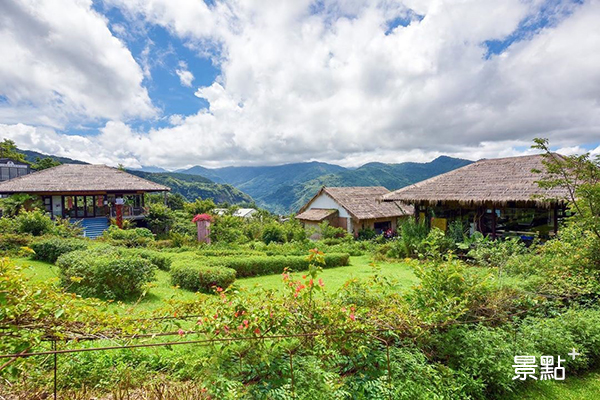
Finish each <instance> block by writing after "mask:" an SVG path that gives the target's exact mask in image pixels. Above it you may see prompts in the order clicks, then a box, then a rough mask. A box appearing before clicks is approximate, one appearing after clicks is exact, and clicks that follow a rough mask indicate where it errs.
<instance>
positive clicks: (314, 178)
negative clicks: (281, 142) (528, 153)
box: [180, 156, 471, 214]
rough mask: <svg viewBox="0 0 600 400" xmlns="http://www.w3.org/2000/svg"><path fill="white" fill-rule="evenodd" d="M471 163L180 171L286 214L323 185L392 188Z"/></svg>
mask: <svg viewBox="0 0 600 400" xmlns="http://www.w3.org/2000/svg"><path fill="white" fill-rule="evenodd" d="M470 163H471V161H468V160H462V159H458V158H452V157H446V156H442V157H438V158H436V159H435V160H433V161H431V162H428V163H414V162H406V163H400V164H384V163H369V164H365V165H363V166H361V167H360V168H356V169H349V168H344V167H340V166H338V165H332V164H326V163H319V162H310V163H299V164H286V165H278V166H272V167H225V168H215V169H210V168H204V167H201V166H196V167H192V168H189V169H187V170H182V171H180V172H181V173H184V174H199V175H202V176H205V177H209V178H210V179H212V180H213V181H215V182H224V183H229V184H231V185H234V186H235V187H237V188H238V189H240V190H243V191H244V192H246V193H248V194H249V195H251V196H252V197H253V198H254V200H256V202H257V203H258V204H259V205H260V206H262V207H265V208H267V209H269V210H270V211H272V212H277V213H281V214H287V213H290V212H294V211H297V210H298V209H299V208H300V207H301V206H302V205H303V204H304V203H305V202H306V201H308V199H310V197H311V196H313V195H314V194H315V193H316V192H317V190H318V189H319V188H320V187H321V186H323V185H326V186H384V187H386V188H388V189H390V190H395V189H399V188H401V187H404V186H407V185H410V184H413V183H416V182H419V181H422V180H424V179H427V178H431V177H432V176H435V175H439V174H442V173H444V172H448V171H451V170H453V169H456V168H459V167H462V166H465V165H467V164H470Z"/></svg>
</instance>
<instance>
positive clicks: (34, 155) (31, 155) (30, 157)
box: [17, 149, 88, 164]
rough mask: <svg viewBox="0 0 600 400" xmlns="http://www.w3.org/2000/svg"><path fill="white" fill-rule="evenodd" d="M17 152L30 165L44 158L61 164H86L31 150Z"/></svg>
mask: <svg viewBox="0 0 600 400" xmlns="http://www.w3.org/2000/svg"><path fill="white" fill-rule="evenodd" d="M17 151H18V152H19V153H23V154H25V160H27V161H29V162H30V163H34V162H36V160H37V159H38V158H40V159H44V158H46V157H49V158H51V159H53V160H56V161H58V162H60V163H61V164H88V163H86V162H84V161H79V160H73V159H72V158H67V157H59V156H52V155H48V154H43V153H38V152H37V151H32V150H20V149H19V150H17Z"/></svg>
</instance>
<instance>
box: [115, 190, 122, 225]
mask: <svg viewBox="0 0 600 400" xmlns="http://www.w3.org/2000/svg"><path fill="white" fill-rule="evenodd" d="M123 203H124V200H123V198H122V197H117V198H116V199H115V212H116V216H115V219H116V221H117V226H118V227H119V228H121V229H123Z"/></svg>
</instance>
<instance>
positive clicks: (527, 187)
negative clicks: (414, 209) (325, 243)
mask: <svg viewBox="0 0 600 400" xmlns="http://www.w3.org/2000/svg"><path fill="white" fill-rule="evenodd" d="M543 160H544V157H543V156H542V155H532V156H521V157H507V158H495V159H489V160H485V159H484V160H480V161H477V162H475V163H473V164H469V165H467V166H465V167H462V168H458V169H455V170H453V171H450V172H447V173H445V174H442V175H438V176H435V177H433V178H430V179H427V180H424V181H421V182H419V183H416V184H414V185H410V186H407V187H404V188H402V189H399V190H396V191H395V192H392V193H389V194H386V195H384V196H383V197H382V199H383V201H404V202H407V203H411V204H443V203H451V202H454V203H458V204H461V205H484V204H488V205H490V204H498V205H506V204H507V203H508V202H517V203H526V204H530V205H537V206H548V205H549V204H552V203H553V202H556V201H565V200H566V199H567V195H568V192H567V190H566V189H563V188H555V189H551V190H546V189H542V188H540V187H539V185H538V184H537V183H536V182H537V181H539V180H540V179H542V178H543V177H544V176H546V175H545V174H544V173H535V172H533V171H532V170H539V171H545V168H544V165H543V163H542V161H543ZM552 199H554V200H552Z"/></svg>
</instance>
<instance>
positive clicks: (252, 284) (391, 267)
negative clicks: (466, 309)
mask: <svg viewBox="0 0 600 400" xmlns="http://www.w3.org/2000/svg"><path fill="white" fill-rule="evenodd" d="M370 264H371V258H370V257H369V256H360V257H350V265H349V266H347V267H338V268H331V269H325V270H323V272H322V273H321V274H320V275H319V277H320V278H322V279H323V282H324V283H325V288H326V289H327V290H333V291H335V290H337V289H339V288H340V287H342V285H343V284H344V283H346V282H347V281H348V280H350V279H368V278H369V277H371V276H373V275H374V274H375V271H374V269H373V267H372V266H371V265H370ZM377 265H378V267H379V268H380V270H379V271H378V272H377V273H378V274H379V275H380V276H382V277H385V278H388V279H389V280H390V281H391V282H392V283H393V285H394V287H395V288H396V289H397V290H403V289H407V288H409V287H410V286H411V285H412V284H414V283H415V282H416V280H417V278H416V277H415V275H414V274H413V272H412V269H411V268H410V267H409V266H408V265H406V264H404V263H387V262H386V263H379V264H377ZM296 275H299V276H301V275H302V273H296ZM236 284H237V285H238V286H239V287H241V288H245V289H249V290H252V289H254V288H265V289H282V288H283V285H282V279H281V275H279V274H278V275H268V276H257V277H254V278H244V279H238V280H237V281H236Z"/></svg>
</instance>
